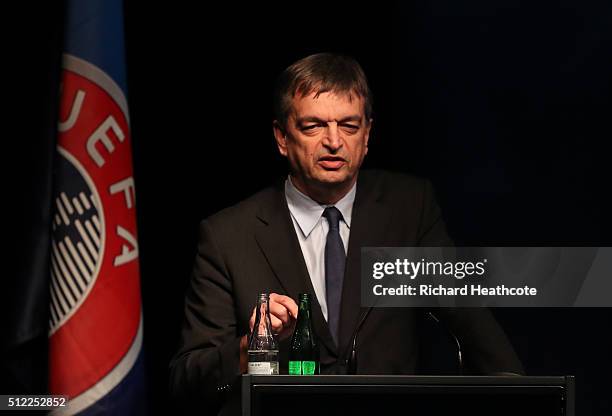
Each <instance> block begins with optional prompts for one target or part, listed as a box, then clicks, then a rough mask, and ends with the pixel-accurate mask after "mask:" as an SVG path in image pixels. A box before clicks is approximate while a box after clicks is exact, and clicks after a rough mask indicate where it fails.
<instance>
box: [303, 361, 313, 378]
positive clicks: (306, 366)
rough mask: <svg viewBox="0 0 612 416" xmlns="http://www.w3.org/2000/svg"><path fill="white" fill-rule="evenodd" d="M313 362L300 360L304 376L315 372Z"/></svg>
mask: <svg viewBox="0 0 612 416" xmlns="http://www.w3.org/2000/svg"><path fill="white" fill-rule="evenodd" d="M315 367H316V365H315V362H314V361H302V374H304V375H305V376H311V375H313V374H314V373H315Z"/></svg>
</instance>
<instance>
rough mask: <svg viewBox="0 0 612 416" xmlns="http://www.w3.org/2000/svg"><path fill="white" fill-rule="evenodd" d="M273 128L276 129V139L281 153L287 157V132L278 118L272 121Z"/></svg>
mask: <svg viewBox="0 0 612 416" xmlns="http://www.w3.org/2000/svg"><path fill="white" fill-rule="evenodd" d="M272 130H273V131H274V138H275V139H276V145H277V146H278V151H279V152H280V154H281V155H283V156H285V157H287V133H286V132H285V129H284V128H283V126H281V124H280V123H279V122H278V120H274V122H273V123H272Z"/></svg>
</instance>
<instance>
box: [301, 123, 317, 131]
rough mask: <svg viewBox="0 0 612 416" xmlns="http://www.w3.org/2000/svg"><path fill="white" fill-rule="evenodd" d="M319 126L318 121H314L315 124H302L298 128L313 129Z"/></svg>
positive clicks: (303, 129)
mask: <svg viewBox="0 0 612 416" xmlns="http://www.w3.org/2000/svg"><path fill="white" fill-rule="evenodd" d="M318 127H321V124H319V123H315V124H307V125H303V126H302V127H301V128H300V130H302V131H313V130H315V129H316V128H318Z"/></svg>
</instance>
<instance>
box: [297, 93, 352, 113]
mask: <svg viewBox="0 0 612 416" xmlns="http://www.w3.org/2000/svg"><path fill="white" fill-rule="evenodd" d="M291 113H292V114H293V116H294V117H295V118H301V117H317V118H321V119H323V120H326V119H330V120H332V119H338V118H345V117H349V116H356V115H358V116H360V117H364V100H363V98H362V97H361V96H360V95H358V94H356V93H354V92H352V93H351V92H346V93H338V94H337V93H334V92H323V93H320V94H318V93H317V92H316V91H315V92H312V93H310V94H308V95H304V96H302V95H300V94H296V95H295V96H294V97H293V100H292V111H291Z"/></svg>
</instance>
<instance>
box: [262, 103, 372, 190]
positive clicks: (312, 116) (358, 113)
mask: <svg viewBox="0 0 612 416" xmlns="http://www.w3.org/2000/svg"><path fill="white" fill-rule="evenodd" d="M370 126H371V120H367V119H366V118H365V114H364V101H363V98H361V97H360V96H358V95H357V94H352V95H349V94H341V95H336V94H334V93H331V92H326V93H322V94H320V95H319V96H316V93H312V94H310V95H308V96H304V97H301V96H296V97H294V98H293V109H292V111H291V113H290V115H289V119H288V120H287V125H286V128H285V129H284V130H283V129H281V128H280V126H278V125H276V126H275V129H274V133H275V136H276V141H277V144H278V148H279V151H280V152H281V154H282V155H283V156H286V157H287V158H288V159H289V164H290V166H291V172H292V175H293V179H294V183H295V185H296V186H297V187H298V188H299V189H301V190H302V191H306V192H307V193H308V191H309V190H311V189H313V188H314V189H316V190H319V192H320V191H321V190H324V189H326V188H328V189H330V190H333V189H338V188H347V190H348V189H350V187H351V186H352V185H353V183H354V181H355V180H356V179H357V172H358V171H359V167H360V166H361V163H362V162H363V158H364V157H365V155H366V154H367V152H368V138H369V134H370Z"/></svg>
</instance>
